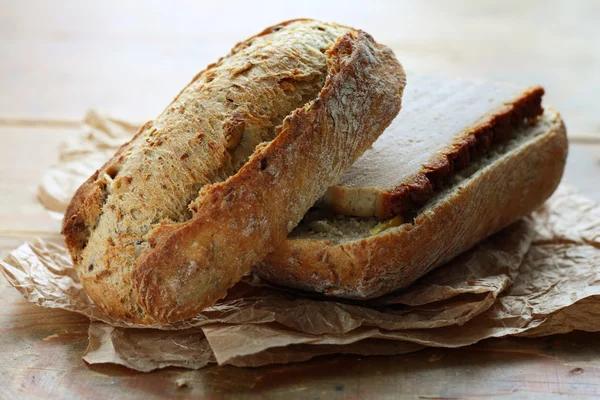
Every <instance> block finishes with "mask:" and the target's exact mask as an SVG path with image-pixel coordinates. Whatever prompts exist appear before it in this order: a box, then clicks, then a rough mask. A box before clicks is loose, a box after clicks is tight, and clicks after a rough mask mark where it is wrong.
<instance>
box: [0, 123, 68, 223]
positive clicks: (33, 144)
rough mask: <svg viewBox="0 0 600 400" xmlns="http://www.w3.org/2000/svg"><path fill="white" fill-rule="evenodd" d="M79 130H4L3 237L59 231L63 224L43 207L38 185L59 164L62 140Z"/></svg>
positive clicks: (0, 174)
mask: <svg viewBox="0 0 600 400" xmlns="http://www.w3.org/2000/svg"><path fill="white" fill-rule="evenodd" d="M75 132H77V130H74V129H68V128H60V129H57V128H41V129H39V128H29V127H26V128H22V127H0V142H1V143H2V146H0V204H1V206H0V234H2V232H14V231H20V232H31V233H32V234H37V233H43V232H58V231H59V230H60V222H59V221H56V220H54V219H52V218H51V217H50V216H49V214H48V213H47V212H46V211H45V210H44V209H43V207H42V206H41V205H40V204H39V202H38V200H37V198H36V193H37V186H38V183H39V182H40V180H41V177H42V174H43V172H44V170H45V169H46V168H48V167H49V166H50V165H52V164H54V163H56V162H57V161H58V146H59V143H60V142H61V141H63V140H64V139H65V138H67V137H68V136H70V135H73V134H74V133H75Z"/></svg>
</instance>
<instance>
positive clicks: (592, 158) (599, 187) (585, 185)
mask: <svg viewBox="0 0 600 400" xmlns="http://www.w3.org/2000/svg"><path fill="white" fill-rule="evenodd" d="M563 180H564V181H565V182H567V183H568V184H570V185H571V186H573V187H575V188H576V189H577V190H579V191H580V192H581V193H583V194H585V195H586V196H588V197H590V198H592V199H594V200H596V201H600V184H599V182H600V145H599V144H592V143H590V144H582V143H571V144H570V146H569V155H568V157H567V166H566V168H565V173H564V175H563Z"/></svg>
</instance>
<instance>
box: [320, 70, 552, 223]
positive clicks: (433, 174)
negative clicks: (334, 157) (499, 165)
mask: <svg viewBox="0 0 600 400" xmlns="http://www.w3.org/2000/svg"><path fill="white" fill-rule="evenodd" d="M543 94H544V90H543V88H541V87H540V86H530V87H526V88H523V87H520V86H516V85H509V84H503V83H496V82H489V81H475V80H466V79H445V78H439V77H433V76H424V75H412V76H411V79H410V83H409V84H408V87H407V88H406V92H405V94H404V107H403V110H402V113H400V114H399V116H398V117H397V118H396V119H395V120H394V122H393V123H392V125H391V126H390V127H389V128H388V129H387V130H386V132H385V133H384V134H383V135H382V136H381V137H380V138H379V140H377V142H375V144H374V145H373V147H372V148H371V149H369V150H367V151H366V152H365V154H363V155H362V156H361V157H360V158H359V159H358V160H357V161H356V163H355V164H354V165H353V167H352V168H351V169H350V171H348V172H347V173H346V174H345V175H344V176H343V177H342V179H341V180H340V182H339V183H338V184H337V185H335V186H332V187H331V188H329V189H328V191H327V193H326V194H325V196H324V198H323V201H322V202H321V203H319V204H318V206H320V207H326V208H328V209H330V210H332V211H333V212H336V213H339V214H343V215H353V216H359V217H371V216H377V217H378V218H392V217H394V216H397V215H400V216H410V215H411V214H412V213H413V212H414V211H415V210H417V209H418V208H420V207H422V206H423V205H424V204H425V203H426V202H427V201H428V200H429V199H430V198H431V197H432V196H433V195H434V194H435V193H436V192H437V191H439V190H440V189H441V187H443V185H444V183H445V182H446V181H447V179H449V178H450V177H451V176H452V174H453V171H454V170H460V169H462V168H464V167H466V166H467V165H468V164H469V162H470V160H471V159H473V158H476V157H478V156H480V155H481V154H483V153H485V152H486V151H487V149H488V148H489V147H490V146H492V145H493V144H494V143H500V142H502V141H504V140H506V139H507V138H509V137H510V136H511V134H512V131H513V129H515V128H516V127H518V126H521V125H522V124H523V123H525V122H526V121H527V120H532V119H535V118H536V117H538V116H539V115H541V114H542V112H543V109H542V106H541V103H542V95H543Z"/></svg>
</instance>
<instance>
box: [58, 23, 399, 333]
mask: <svg viewBox="0 0 600 400" xmlns="http://www.w3.org/2000/svg"><path fill="white" fill-rule="evenodd" d="M404 85H405V75H404V72H403V70H402V67H401V65H400V64H399V63H398V61H397V60H396V58H395V56H394V55H393V53H392V52H391V51H390V50H389V49H388V48H386V47H384V46H382V45H379V44H377V43H375V42H374V40H373V39H372V38H371V37H370V36H369V35H368V34H366V33H364V32H362V31H359V30H354V29H352V28H348V27H344V26H341V25H337V24H333V23H323V22H319V21H311V20H296V21H289V22H285V23H281V24H279V25H277V26H273V27H270V28H268V29H266V30H265V31H263V32H262V33H260V34H259V35H257V36H254V37H252V38H250V39H248V40H246V41H244V42H242V43H239V44H238V45H236V46H235V48H234V49H233V50H232V52H231V53H230V54H229V55H228V56H226V57H224V58H222V59H220V60H219V61H218V62H217V63H215V64H213V65H210V66H209V67H208V68H207V69H206V70H204V71H202V72H201V73H199V74H198V75H197V76H196V77H195V78H194V79H193V80H192V82H191V83H190V84H189V85H188V86H187V87H186V88H184V89H183V90H182V91H181V93H180V94H179V95H178V96H177V97H176V98H175V100H174V101H173V102H172V103H171V104H170V105H169V106H168V107H167V108H166V109H165V111H164V112H163V113H162V114H161V115H159V116H158V117H157V119H156V120H154V121H150V122H148V123H147V124H146V125H144V126H143V127H142V128H141V129H140V131H139V132H138V134H137V135H136V136H135V137H134V138H133V139H132V140H131V141H130V142H129V143H127V144H125V145H124V146H123V147H122V148H121V149H120V150H119V151H118V152H117V153H116V154H115V156H114V157H113V158H112V159H111V160H110V161H109V162H108V163H107V164H106V165H104V166H103V167H102V168H101V169H100V170H99V171H97V172H96V173H95V174H94V175H93V176H92V177H90V179H89V180H88V181H87V182H85V183H84V184H83V185H82V186H81V188H80V189H79V190H78V191H77V193H76V194H75V196H74V198H73V200H72V202H71V204H70V206H69V208H68V210H67V213H66V215H65V219H64V223H63V233H64V235H65V240H66V243H67V246H68V247H69V250H70V252H71V255H72V258H73V261H74V264H75V266H76V268H77V271H78V273H79V276H80V278H81V281H82V283H83V286H84V288H85V290H86V292H87V293H88V295H89V296H90V297H91V298H92V300H93V301H94V303H95V304H96V305H97V306H98V307H99V308H101V309H102V310H103V311H104V312H105V313H106V314H108V315H111V316H112V317H115V318H119V319H122V320H126V321H130V322H135V323H142V324H154V323H164V322H174V321H177V320H181V319H185V318H189V317H192V316H195V315H197V313H198V312H199V311H201V310H202V309H203V308H205V307H206V306H209V305H211V304H213V303H214V302H215V301H216V300H217V299H219V298H221V297H223V296H225V294H226V291H227V289H228V288H229V287H230V286H232V285H233V284H234V283H236V282H237V281H238V280H239V278H240V277H241V276H242V275H243V274H245V273H247V272H248V271H249V270H250V269H251V267H252V265H253V264H255V263H256V262H258V261H259V260H260V259H262V258H264V257H265V256H266V255H267V254H268V253H269V252H271V251H272V250H273V249H274V248H275V246H277V245H278V244H279V243H281V242H282V241H283V240H284V239H285V237H286V235H287V233H288V232H290V231H291V230H292V229H293V228H294V226H295V225H296V224H297V223H298V222H299V221H300V219H301V218H302V216H303V215H304V213H305V212H306V211H307V210H308V209H309V207H310V206H311V205H312V204H313V203H314V202H315V201H316V200H317V198H318V197H319V196H321V195H322V194H323V193H324V192H325V190H326V189H327V187H328V186H330V185H331V184H333V183H335V182H336V181H337V180H338V179H339V178H340V176H341V174H342V173H344V172H345V171H346V170H347V169H348V168H349V167H350V165H351V164H352V162H353V161H354V160H355V159H356V158H357V157H358V156H360V154H362V152H364V151H365V150H366V149H367V148H368V147H369V146H370V145H371V144H372V143H373V142H374V141H375V140H376V138H377V137H378V136H379V134H381V132H383V130H384V129H385V128H386V127H387V126H388V125H389V123H390V122H391V121H392V119H393V118H394V117H395V116H396V114H397V113H398V111H399V109H400V104H401V96H402V92H403V88H404Z"/></svg>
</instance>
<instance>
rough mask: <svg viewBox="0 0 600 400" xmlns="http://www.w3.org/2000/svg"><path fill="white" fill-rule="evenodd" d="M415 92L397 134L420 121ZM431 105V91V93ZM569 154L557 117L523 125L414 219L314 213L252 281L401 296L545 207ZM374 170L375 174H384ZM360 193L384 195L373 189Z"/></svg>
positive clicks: (403, 158)
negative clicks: (417, 282)
mask: <svg viewBox="0 0 600 400" xmlns="http://www.w3.org/2000/svg"><path fill="white" fill-rule="evenodd" d="M415 81H418V79H415ZM442 86H443V85H442ZM411 90H414V89H411V86H410V83H409V86H408V88H407V91H406V93H405V103H406V104H407V107H405V109H403V111H402V112H401V114H400V115H399V117H398V118H397V120H396V121H394V125H395V124H404V123H405V122H406V121H413V120H417V121H418V120H419V115H408V114H410V111H409V107H408V104H410V101H411V100H410V99H411ZM526 92H529V91H528V90H525V91H524V93H526ZM435 95H436V93H435V90H433V91H431V92H430V93H429V96H433V97H435ZM456 96H458V97H460V96H459V95H456V94H455V98H457V97H456ZM486 100H487V98H486V97H483V98H481V101H484V102H485V101H486ZM433 103H435V102H433ZM507 103H508V104H510V103H509V102H507ZM432 107H435V105H433V106H432ZM495 109H497V108H495ZM493 110H494V109H493ZM444 118H445V117H444V114H443V113H440V114H439V118H437V119H435V120H430V121H428V125H429V128H430V129H436V126H439V124H443V123H444ZM419 123H420V122H419ZM409 129H410V124H409V125H408V126H406V125H403V126H402V131H404V132H406V131H407V130H409ZM390 131H391V132H394V131H398V130H394V126H392V127H390V129H388V131H386V133H385V134H384V135H388V134H389V132H390ZM462 132H463V130H462V129H461V130H459V131H457V133H458V134H460V135H462ZM382 139H383V140H384V141H388V142H389V141H390V140H392V139H391V138H384V137H382ZM404 139H406V137H404ZM412 139H413V140H419V139H420V137H419V136H418V135H415V136H414V137H413V138H412ZM450 141H451V139H450ZM441 145H442V147H443V145H444V144H443V143H442V144H441ZM374 147H375V148H377V145H375V146H374ZM567 148H568V143H567V137H566V129H565V126H564V124H563V121H562V119H561V117H560V115H559V114H558V112H556V111H555V110H553V109H551V108H547V109H546V111H545V112H544V113H543V115H542V116H541V117H539V118H533V119H530V120H524V121H521V124H520V126H518V127H516V126H515V127H513V129H512V132H511V135H510V137H506V138H505V139H504V140H503V141H501V142H500V143H496V144H494V145H492V146H490V147H488V149H487V151H486V152H484V154H483V155H479V158H477V159H476V160H475V159H473V157H472V158H471V160H470V161H471V162H470V163H468V164H467V165H462V166H461V167H462V168H463V169H460V168H454V170H453V171H454V173H453V174H450V175H446V177H445V181H444V182H445V183H444V185H443V186H440V187H439V188H438V190H437V192H435V193H433V194H432V195H431V196H432V197H430V198H429V199H428V201H427V202H426V203H425V205H424V206H422V207H421V208H419V209H417V210H416V211H415V212H414V213H413V214H412V215H408V216H407V215H406V214H400V215H396V216H393V215H392V216H391V218H389V219H386V220H381V219H379V218H376V217H352V216H344V215H340V214H334V213H331V212H329V211H326V210H323V209H317V208H315V209H313V210H312V211H311V212H309V213H308V214H307V215H306V217H305V218H304V220H303V222H302V223H301V224H300V225H299V226H298V227H297V228H296V229H295V230H294V231H293V232H292V233H291V234H290V235H289V237H288V240H287V241H286V242H285V243H284V244H283V245H281V246H280V247H278V248H277V250H276V251H275V252H273V253H272V254H270V255H269V256H268V257H267V258H266V259H265V260H263V261H262V262H260V263H258V264H257V265H256V267H255V272H256V273H257V274H258V275H260V276H261V277H263V278H265V279H268V280H270V281H272V282H274V283H278V284H281V285H285V286H290V287H294V288H299V289H303V290H308V291H315V292H319V293H324V294H327V295H331V296H338V297H344V298H352V299H366V298H373V297H377V296H380V295H383V294H385V293H388V292H390V291H393V290H396V289H400V288H403V287H405V286H407V285H409V284H410V283H412V282H414V281H415V280H416V279H418V278H419V277H421V276H423V275H424V274H426V273H427V272H429V271H430V270H432V269H434V268H436V267H439V266H441V265H443V264H444V263H445V262H447V261H449V260H450V259H452V258H453V257H455V256H457V255H458V254H460V253H462V252H464V251H466V250H468V249H469V248H471V247H472V246H473V245H475V244H476V243H477V242H479V241H481V240H482V239H484V238H486V237H487V236H489V235H491V234H493V233H495V232H497V231H499V230H500V229H502V228H504V227H505V226H507V225H508V224H510V223H512V222H514V221H515V220H517V219H519V218H521V217H523V216H526V215H527V214H529V213H530V212H532V211H533V210H534V209H535V208H537V207H538V206H540V205H541V204H542V203H543V202H544V201H545V200H546V199H547V198H548V197H549V196H550V195H551V194H552V193H553V192H554V190H555V189H556V187H557V185H558V183H559V182H560V179H561V177H562V173H563V169H564V165H565V161H566V156H567ZM369 152H371V150H369ZM369 152H367V153H365V155H367V154H368V153H369ZM438 154H439V153H435V152H434V153H432V154H431V156H432V157H437V156H438ZM370 156H371V157H374V158H376V154H373V153H371V154H370ZM373 162H374V164H369V168H377V167H378V166H379V164H377V163H376V161H374V160H373ZM410 162H411V154H410V153H404V152H398V153H397V156H396V159H395V163H396V165H397V167H398V168H399V169H402V168H404V167H405V163H410ZM383 165H387V164H383ZM359 168H361V166H360V164H358V163H357V164H356V165H355V166H354V167H353V168H352V171H351V174H360V170H359ZM386 168H389V165H387V166H386ZM392 172H393V171H390V170H389V169H386V170H385V171H383V173H386V174H389V173H392ZM347 177H348V175H346V178H347ZM410 178H411V176H409V179H410ZM401 183H402V182H400V184H401ZM363 189H364V190H365V191H367V190H368V191H371V192H373V191H375V192H378V193H381V192H382V191H376V190H374V189H373V186H371V185H369V184H368V183H366V184H365V186H364V188H363Z"/></svg>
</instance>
